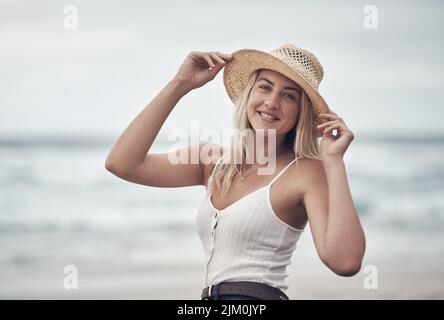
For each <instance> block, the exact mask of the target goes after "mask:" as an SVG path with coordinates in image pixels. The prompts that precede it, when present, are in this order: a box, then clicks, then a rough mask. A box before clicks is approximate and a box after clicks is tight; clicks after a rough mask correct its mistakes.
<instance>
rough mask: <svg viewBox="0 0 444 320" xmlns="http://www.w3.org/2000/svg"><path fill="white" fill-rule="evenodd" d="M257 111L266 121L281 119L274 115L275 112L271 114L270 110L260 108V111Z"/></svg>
mask: <svg viewBox="0 0 444 320" xmlns="http://www.w3.org/2000/svg"><path fill="white" fill-rule="evenodd" d="M256 112H257V114H258V115H259V117H261V119H263V120H265V121H268V122H275V121H278V120H279V118H278V117H276V116H275V115H273V114H271V113H269V112H265V111H260V110H258V111H256Z"/></svg>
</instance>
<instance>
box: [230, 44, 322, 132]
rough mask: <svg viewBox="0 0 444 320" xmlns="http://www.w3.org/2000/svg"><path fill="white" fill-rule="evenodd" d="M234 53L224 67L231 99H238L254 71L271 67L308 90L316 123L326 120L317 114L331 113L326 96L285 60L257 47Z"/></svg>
mask: <svg viewBox="0 0 444 320" xmlns="http://www.w3.org/2000/svg"><path fill="white" fill-rule="evenodd" d="M232 55H233V59H232V60H231V61H230V62H228V63H227V65H226V66H225V67H224V76H223V78H224V85H225V89H226V90H227V93H228V96H229V97H230V99H231V101H233V102H235V101H236V99H237V97H238V96H239V94H240V92H241V91H242V90H243V88H245V86H246V84H247V82H248V79H249V78H250V76H251V74H252V73H253V72H254V71H256V70H257V69H270V70H273V71H276V72H279V73H281V74H283V75H285V76H286V77H287V78H289V79H291V80H293V81H294V82H296V83H297V84H298V85H299V86H300V87H301V88H302V89H303V90H304V91H305V92H306V94H307V96H308V97H309V99H310V101H311V104H312V107H313V112H314V119H315V125H318V124H321V123H323V122H325V121H326V120H324V119H320V118H319V117H318V116H317V115H318V114H319V113H331V111H330V108H329V107H328V105H327V103H326V102H325V100H324V98H323V97H322V96H321V94H320V93H319V92H318V90H317V89H316V88H315V87H313V85H311V84H310V83H309V82H308V81H307V80H306V79H305V78H304V76H303V75H302V74H300V73H299V72H297V71H296V70H293V69H291V68H290V67H289V66H288V65H287V64H286V63H285V62H283V61H281V60H280V59H278V58H276V57H275V56H273V55H271V54H269V53H267V52H263V51H259V50H255V49H242V50H239V51H236V52H234V53H233V54H232Z"/></svg>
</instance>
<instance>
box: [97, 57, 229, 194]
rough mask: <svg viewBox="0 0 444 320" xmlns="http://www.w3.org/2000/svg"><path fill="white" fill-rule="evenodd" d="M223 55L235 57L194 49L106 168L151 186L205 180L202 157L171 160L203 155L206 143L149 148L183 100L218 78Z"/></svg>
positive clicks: (123, 138)
mask: <svg viewBox="0 0 444 320" xmlns="http://www.w3.org/2000/svg"><path fill="white" fill-rule="evenodd" d="M221 57H223V58H224V59H227V60H230V59H231V58H230V56H229V55H225V54H222V53H218V55H216V54H215V53H209V54H208V53H202V52H196V51H193V52H191V53H190V54H189V55H188V56H187V58H186V59H185V61H184V63H183V64H182V66H181V68H180V69H179V71H178V73H177V74H176V76H175V77H174V78H173V80H171V81H170V82H169V83H168V84H167V85H166V86H165V87H164V88H163V89H162V90H161V92H160V93H159V94H158V95H157V96H156V97H155V98H154V99H153V100H152V101H151V102H150V103H149V104H148V106H146V107H145V109H144V110H143V111H142V112H140V113H139V115H137V117H136V118H135V119H134V120H133V121H132V122H131V123H130V125H129V126H128V127H127V128H126V129H125V131H124V132H123V133H122V135H121V136H120V137H119V139H118V140H117V142H116V143H115V144H114V145H113V147H112V149H111V151H110V152H109V154H108V156H107V158H106V161H105V167H106V169H107V170H108V171H110V172H112V173H113V174H115V175H116V176H118V177H120V178H122V179H125V180H127V181H131V182H134V183H139V184H144V185H148V186H156V187H181V186H191V185H201V184H204V178H203V167H202V164H201V161H200V157H198V162H197V163H189V162H186V163H183V162H180V163H176V162H174V161H173V162H172V161H171V156H173V155H174V154H175V155H176V157H179V155H181V154H183V153H184V152H186V153H187V154H190V153H197V154H199V155H200V151H201V149H202V147H203V146H204V145H205V144H196V145H190V146H188V147H185V148H182V149H178V150H175V151H173V152H171V153H168V154H166V153H163V154H160V153H157V154H154V153H149V150H150V148H151V146H152V144H153V142H154V139H155V138H156V136H157V135H158V133H159V131H160V129H161V128H162V125H163V124H164V122H165V120H166V119H167V117H168V115H169V114H170V112H171V111H172V110H173V108H174V107H175V105H176V104H177V103H178V102H179V100H180V99H181V98H182V97H183V96H184V95H185V94H187V93H188V92H189V91H191V90H193V89H195V88H198V87H200V86H202V85H204V84H205V83H207V82H208V81H210V80H212V79H214V77H215V76H216V75H217V73H218V72H219V71H220V70H221V69H222V68H223V66H224V65H225V61H224V60H223V59H222V58H221ZM212 59H213V60H214V61H216V63H214V62H213V60H212ZM209 66H210V67H211V68H210V69H208V67H209Z"/></svg>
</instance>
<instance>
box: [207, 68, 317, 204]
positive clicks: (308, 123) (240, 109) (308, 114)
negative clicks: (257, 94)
mask: <svg viewBox="0 0 444 320" xmlns="http://www.w3.org/2000/svg"><path fill="white" fill-rule="evenodd" d="M260 70H261V69H258V70H256V71H255V72H254V73H253V74H252V75H251V77H250V79H249V80H248V82H247V85H246V86H245V89H244V90H243V91H242V92H241V93H240V94H239V97H238V98H237V100H236V101H235V103H234V105H235V110H234V113H233V122H234V128H235V129H238V130H236V131H235V133H234V135H233V136H232V137H231V140H230V143H229V146H228V148H224V149H225V150H227V154H224V155H223V157H224V158H225V159H223V161H219V163H218V164H217V165H216V166H215V168H214V172H213V176H212V179H211V182H210V183H209V184H208V188H207V192H210V191H211V190H217V192H218V194H220V195H222V196H224V195H225V194H227V193H228V191H229V190H230V186H231V183H232V182H233V179H234V177H235V176H236V175H237V174H238V173H239V171H240V168H241V166H242V164H244V163H245V160H246V149H247V145H246V142H245V139H244V138H245V136H244V135H243V134H242V133H243V132H245V131H246V129H252V126H251V124H250V121H249V120H248V116H247V105H248V100H249V98H250V94H251V90H252V88H253V86H254V84H255V83H256V79H257V77H258V75H259V72H260ZM299 103H300V108H299V116H298V119H297V121H296V124H295V126H294V127H293V128H292V129H291V130H290V131H289V132H288V133H287V135H286V137H285V144H286V145H287V147H289V148H291V149H292V150H293V151H294V153H295V156H296V157H301V158H306V159H321V156H320V153H319V143H318V140H317V132H316V129H315V128H314V125H315V121H314V114H313V110H312V106H311V102H310V99H309V98H308V96H307V94H306V93H305V91H304V90H302V94H301V99H300V102H299ZM239 155H240V163H239V159H238V158H239ZM227 158H228V159H229V161H228V160H227Z"/></svg>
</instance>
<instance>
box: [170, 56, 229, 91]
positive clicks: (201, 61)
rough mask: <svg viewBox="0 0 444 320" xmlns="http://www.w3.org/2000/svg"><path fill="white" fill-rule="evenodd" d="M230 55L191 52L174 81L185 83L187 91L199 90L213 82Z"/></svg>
mask: <svg viewBox="0 0 444 320" xmlns="http://www.w3.org/2000/svg"><path fill="white" fill-rule="evenodd" d="M232 59H233V57H232V55H231V54H226V53H221V52H219V51H216V52H199V51H192V52H190V53H189V54H188V56H187V57H186V59H185V61H184V62H183V63H182V65H181V66H180V69H179V71H178V72H177V74H176V76H175V79H177V80H179V81H181V82H182V83H185V84H186V86H187V87H188V89H189V90H192V89H196V88H199V87H201V86H203V85H204V84H206V83H207V82H209V81H211V80H213V79H214V78H215V77H216V75H217V74H218V73H219V71H220V70H222V68H223V67H224V66H225V65H226V63H227V62H229V61H231V60H232Z"/></svg>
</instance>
